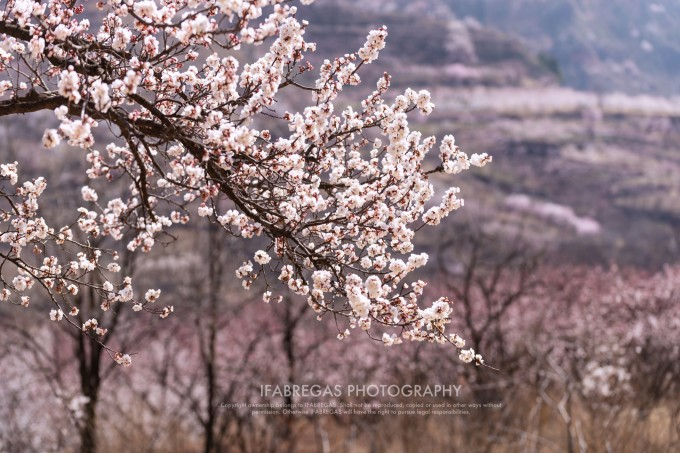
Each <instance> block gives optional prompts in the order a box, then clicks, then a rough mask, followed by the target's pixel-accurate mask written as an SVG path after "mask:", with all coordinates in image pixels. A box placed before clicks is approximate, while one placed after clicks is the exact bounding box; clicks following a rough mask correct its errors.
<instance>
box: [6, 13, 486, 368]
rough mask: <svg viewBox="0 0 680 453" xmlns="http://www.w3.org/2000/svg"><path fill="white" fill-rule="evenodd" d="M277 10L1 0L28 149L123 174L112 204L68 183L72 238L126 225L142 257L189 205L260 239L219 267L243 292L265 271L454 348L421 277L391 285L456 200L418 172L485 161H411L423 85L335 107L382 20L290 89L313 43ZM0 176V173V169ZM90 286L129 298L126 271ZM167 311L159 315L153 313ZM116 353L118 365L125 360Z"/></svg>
mask: <svg viewBox="0 0 680 453" xmlns="http://www.w3.org/2000/svg"><path fill="white" fill-rule="evenodd" d="M283 3H284V2H282V1H280V0H258V1H255V2H253V1H244V0H230V1H221V0H217V1H215V0H203V1H200V0H192V1H189V2H187V1H185V0H166V1H163V2H161V3H160V4H158V3H157V2H155V1H140V2H128V1H123V0H109V1H108V2H106V4H103V3H100V4H98V6H99V7H101V8H106V11H105V12H104V13H103V15H101V20H100V21H98V25H95V24H91V23H90V19H88V17H91V16H88V15H87V14H86V12H85V8H84V7H78V8H75V9H71V8H66V7H65V6H63V5H62V4H61V3H59V2H56V1H53V0H51V1H49V2H47V8H45V5H44V4H43V5H42V6H40V4H39V3H37V2H35V3H34V2H30V1H28V0H22V1H18V0H16V1H11V2H9V3H8V9H7V11H6V12H5V13H3V15H2V16H1V17H0V21H2V22H3V24H5V25H6V26H5V27H4V29H5V30H6V34H7V39H8V40H9V41H8V42H7V43H8V44H9V45H10V46H9V48H8V49H9V50H3V52H4V53H3V61H4V66H2V70H1V72H0V74H4V75H6V76H7V77H6V78H7V82H8V83H9V85H7V87H6V90H9V91H10V92H11V93H12V95H13V96H14V97H15V98H21V97H22V96H26V97H29V96H30V98H31V99H32V104H31V105H36V103H37V105H43V106H44V109H54V113H55V116H56V118H57V120H58V121H59V122H60V125H59V127H58V128H57V129H50V130H48V131H46V132H45V134H44V136H43V144H44V145H45V147H47V148H52V147H55V146H58V145H59V144H60V142H61V140H65V141H67V142H68V144H69V145H71V146H77V147H80V148H83V149H86V150H87V156H86V160H87V162H88V164H89V168H88V170H87V176H88V177H89V178H91V179H93V180H97V179H102V180H105V181H108V180H113V179H118V177H119V176H121V175H124V176H125V177H128V178H129V182H130V185H129V190H128V193H127V196H126V197H124V198H120V197H115V198H112V199H108V200H107V199H106V198H107V197H106V195H105V192H104V191H101V190H100V193H97V191H95V190H94V188H93V187H92V186H91V185H88V186H85V187H83V189H82V198H83V201H84V202H85V205H84V206H83V207H81V208H80V209H79V210H78V212H79V218H78V221H77V225H78V228H79V229H80V230H81V231H82V233H84V234H86V235H89V236H92V237H96V236H108V237H111V238H113V239H114V240H117V241H120V240H121V239H122V238H123V236H124V233H125V232H132V239H131V240H130V241H129V242H128V243H127V248H128V249H129V250H130V251H137V250H141V251H143V252H148V251H150V250H151V249H152V248H153V247H154V246H155V244H156V243H157V242H158V241H157V238H158V237H159V235H162V234H164V233H166V232H168V230H169V229H171V228H172V227H173V225H177V224H184V223H187V222H189V221H190V220H191V217H192V215H194V214H196V215H197V217H201V218H205V219H207V220H208V221H210V222H214V223H216V224H218V225H219V226H221V227H222V228H223V229H224V230H225V231H226V232H227V233H229V234H232V235H234V236H237V237H243V238H250V237H254V236H260V235H262V236H266V237H267V238H269V239H270V243H269V245H268V246H267V247H266V249H265V250H259V251H258V252H257V253H255V255H254V256H253V261H254V262H253V261H247V262H245V263H243V265H242V266H240V267H239V268H238V269H237V270H236V276H237V278H240V279H242V280H243V286H244V287H245V288H250V287H252V286H253V283H254V281H255V280H256V279H257V278H258V277H259V276H260V275H261V274H262V273H263V272H274V273H275V274H277V275H278V279H279V280H280V281H281V282H282V283H283V284H285V285H286V286H288V288H289V289H290V290H292V291H293V292H294V293H296V294H299V295H301V296H304V297H306V298H307V302H308V303H309V305H310V306H311V307H312V309H313V310H315V311H316V312H317V313H318V314H319V316H323V315H324V314H328V313H332V314H334V315H339V316H344V317H346V318H347V320H348V326H349V328H350V329H352V328H355V327H360V328H362V329H365V330H369V329H371V326H372V325H373V326H375V324H376V323H377V324H379V325H383V326H393V327H397V328H399V329H401V332H400V334H399V335H398V336H391V335H387V336H383V342H384V343H385V344H387V345H392V344H395V343H399V342H400V341H401V340H402V339H410V340H417V341H423V340H426V341H431V342H441V343H443V342H450V343H452V344H454V346H455V347H456V348H457V349H459V350H460V348H461V347H462V346H460V344H461V341H458V340H455V341H451V340H450V336H448V335H447V334H446V333H445V330H446V324H447V323H448V322H449V319H450V316H451V315H452V313H453V310H452V308H451V306H450V304H449V302H448V301H447V300H446V299H439V300H437V301H435V302H434V303H433V304H432V305H431V306H430V307H427V308H423V304H422V302H421V301H420V298H421V296H422V292H423V287H424V286H425V284H424V283H423V282H421V281H410V280H409V274H411V273H412V272H413V271H415V270H416V269H418V268H420V267H422V266H424V265H425V264H426V262H427V255H425V254H419V253H415V252H414V238H415V235H416V233H417V232H418V231H419V230H420V229H421V228H423V227H425V226H426V225H437V224H439V223H440V222H441V220H442V219H443V218H444V217H446V216H447V215H448V214H449V213H450V212H451V211H453V210H456V209H458V208H459V207H461V206H462V205H463V200H462V199H459V198H457V194H458V192H459V190H458V189H457V188H450V189H449V190H447V191H446V192H445V193H444V194H443V196H442V198H441V201H440V202H439V203H433V197H434V196H435V190H434V186H433V184H432V183H431V181H430V179H429V178H430V175H431V174H433V173H434V172H445V173H458V172H460V171H462V170H466V169H468V168H469V167H470V165H477V166H483V165H484V164H486V163H487V162H489V161H490V160H491V158H490V157H489V156H487V155H473V156H471V157H468V156H467V155H466V154H465V153H463V152H462V151H460V150H459V149H458V148H457V147H456V146H455V144H454V140H453V137H452V136H447V137H445V138H444V140H443V142H442V144H441V147H440V151H441V152H440V157H441V161H442V162H441V165H439V166H436V165H435V166H434V167H433V168H432V169H431V170H427V167H428V164H429V159H428V153H429V152H430V151H431V150H432V148H434V147H435V144H436V140H435V138H434V137H423V135H422V134H421V133H420V132H418V131H414V130H411V128H410V127H409V123H408V117H409V115H410V114H411V113H412V112H414V111H415V112H418V113H420V114H421V115H429V114H430V113H431V112H432V110H433V108H434V104H433V103H432V100H431V97H430V94H429V93H428V92H427V91H425V90H422V91H419V92H416V91H414V90H411V89H407V90H405V91H404V92H403V93H397V94H396V96H394V97H393V99H388V96H387V93H388V91H389V87H390V77H389V76H388V75H387V74H385V75H384V76H383V77H381V78H380V79H379V80H378V81H377V84H376V88H375V90H374V91H373V92H372V93H371V94H370V95H369V96H367V97H366V98H365V99H364V100H363V101H362V102H361V105H360V106H355V107H346V108H341V107H340V104H339V103H338V104H336V103H335V100H336V99H337V98H338V96H339V94H340V93H341V92H342V91H343V90H344V89H346V88H347V87H350V86H353V85H357V84H359V83H361V78H360V76H359V71H360V69H361V67H362V66H364V65H367V64H370V63H372V62H373V61H375V60H376V59H377V58H378V56H379V53H380V51H381V50H382V49H383V48H384V46H385V42H386V38H387V29H386V28H385V27H382V28H380V29H378V30H374V31H371V32H370V33H369V34H368V37H367V39H366V43H365V44H364V45H363V46H362V47H361V48H360V49H359V50H358V51H357V52H356V53H351V54H347V55H344V56H342V57H339V58H335V59H333V60H326V61H324V63H323V64H322V65H321V66H320V68H319V70H318V76H317V77H316V80H315V82H314V83H313V85H312V86H307V85H306V84H305V82H304V81H303V79H304V77H300V76H301V74H303V73H306V72H308V71H311V70H312V69H313V68H312V66H311V64H310V62H309V61H306V60H305V58H306V54H308V53H309V52H312V51H314V49H315V46H314V44H313V43H308V42H307V41H306V40H305V29H306V27H307V26H308V24H307V23H306V22H305V21H299V20H298V19H297V18H296V12H297V9H296V7H294V6H290V5H285V4H283ZM303 3H304V4H307V3H311V1H304V2H303ZM22 41H23V42H22ZM265 41H269V44H268V47H267V49H266V51H265V52H263V53H261V56H260V57H259V58H258V59H256V60H255V61H253V62H249V63H245V64H240V63H239V61H237V60H236V59H235V58H234V56H232V55H229V54H230V51H231V50H236V49H239V48H240V47H241V46H242V45H244V44H263V43H264V42H265ZM161 42H162V43H163V46H161V45H160V43H161ZM218 48H219V49H222V50H223V51H220V52H219V53H217V52H216V51H215V49H218ZM19 54H21V55H20V56H21V59H22V60H26V61H32V62H34V64H35V73H36V74H40V77H36V79H35V80H31V85H32V86H31V90H32V91H31V93H29V94H26V93H25V92H22V90H21V88H20V87H14V86H13V85H11V80H14V79H15V77H13V76H12V72H13V71H14V72H18V71H20V69H19V67H18V66H17V65H16V64H15V65H12V64H11V62H12V61H13V58H14V59H16V58H15V57H14V55H16V56H19ZM225 55H226V56H225ZM17 60H18V59H17ZM26 88H27V87H26ZM295 90H298V95H300V93H308V92H311V98H312V99H311V100H310V102H311V103H310V105H309V107H307V108H305V109H303V110H301V111H299V112H288V111H285V110H283V109H281V108H280V107H279V105H280V103H277V102H276V101H277V100H278V99H281V98H286V97H287V96H290V94H288V93H293V95H295ZM41 103H42V104H41ZM55 105H57V107H56V109H55V108H54V106H55ZM277 122H278V124H277ZM100 123H105V124H107V125H109V126H111V129H112V130H115V131H118V133H119V140H118V141H116V142H114V143H110V144H108V145H107V146H105V150H106V151H105V152H102V151H100V150H98V149H95V147H96V146H97V144H96V143H95V138H94V131H95V129H96V128H97V127H98V126H99V124H100ZM269 125H273V126H275V129H274V128H272V129H274V130H276V131H278V134H279V135H278V136H277V135H275V134H274V133H272V132H271V131H270V130H269V129H267V127H269ZM284 131H287V132H284ZM2 168H3V169H2V171H3V176H4V175H5V173H7V175H9V177H10V178H11V177H12V176H11V174H12V170H11V165H8V166H7V170H5V166H3V167H2ZM105 181H103V182H102V184H105ZM34 184H37V186H38V187H37V188H34V187H27V188H26V191H27V194H30V193H37V192H39V191H40V190H42V189H41V188H40V187H41V184H42V183H40V182H38V181H36V182H35V183H34ZM27 196H28V195H27ZM28 198H29V199H30V196H28ZM28 203H29V205H28V206H27V208H26V209H30V203H31V201H30V200H29V202H28ZM24 220H25V221H26V222H28V220H27V219H24ZM31 221H32V222H33V223H32V224H30V225H28V224H26V225H23V224H22V225H17V227H16V230H17V233H16V234H15V235H14V236H12V237H10V236H11V234H10V236H8V237H7V238H5V236H3V242H4V241H5V239H7V241H9V242H11V243H13V244H14V243H16V244H18V246H20V247H21V246H23V245H22V243H23V242H26V241H29V242H30V241H31V240H41V241H44V240H47V239H48V236H49V234H51V233H50V232H49V229H48V228H47V227H46V226H45V225H44V223H43V222H42V221H38V220H37V219H35V220H34V219H31ZM19 230H21V231H19ZM17 254H18V252H17ZM88 263H90V264H88ZM98 266H100V264H99V262H98V256H97V255H96V254H95V253H91V254H89V255H87V256H86V255H83V256H82V257H81V261H80V262H77V263H76V266H75V267H71V266H70V265H68V266H65V268H67V269H73V270H71V271H69V272H72V273H73V275H71V276H70V281H75V282H78V281H79V280H78V279H79V278H80V277H82V273H84V272H85V273H86V272H91V271H92V270H93V268H97V267H98ZM104 285H107V286H106V287H105V286H104ZM104 285H102V287H100V288H98V289H99V290H100V291H102V293H103V294H104V296H105V300H106V302H105V303H104V304H103V305H102V309H104V310H107V309H108V308H109V306H110V304H111V303H113V302H127V301H132V300H133V298H134V291H133V289H132V286H131V284H130V282H129V281H127V280H124V281H123V283H122V284H120V285H118V287H116V288H113V287H112V285H111V284H110V283H108V282H107V283H105V284H104ZM65 286H68V285H65ZM266 286H267V287H266V288H265V289H264V296H263V299H264V300H265V301H269V300H271V297H272V296H271V291H270V290H271V289H273V288H269V285H266ZM157 297H158V293H156V292H147V293H146V297H145V300H143V301H138V302H134V303H133V309H134V310H135V311H139V310H142V309H143V308H147V309H149V308H148V307H147V306H148V304H152V303H154V302H155V300H156V299H157ZM171 312H172V307H165V308H164V309H163V310H162V311H161V312H160V314H161V316H167V315H169V314H170V313H171ZM93 325H94V324H92V323H91V324H90V327H88V328H87V329H85V328H84V330H86V331H92V329H93V328H92V326H93ZM95 330H96V329H95ZM469 354H470V353H469V352H463V353H461V359H463V360H465V361H468V360H467V359H468V358H469ZM473 358H474V359H475V360H476V361H477V362H478V363H480V360H481V359H478V358H477V356H476V355H474V354H473ZM117 360H118V361H119V362H121V363H124V364H125V363H128V362H129V357H127V358H126V357H125V356H121V357H119V359H117Z"/></svg>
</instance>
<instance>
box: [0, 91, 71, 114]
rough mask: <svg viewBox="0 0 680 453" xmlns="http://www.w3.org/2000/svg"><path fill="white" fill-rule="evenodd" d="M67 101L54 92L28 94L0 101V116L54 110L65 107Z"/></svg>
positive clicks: (32, 92)
mask: <svg viewBox="0 0 680 453" xmlns="http://www.w3.org/2000/svg"><path fill="white" fill-rule="evenodd" d="M67 104H68V100H67V99H66V98H65V97H64V96H61V95H59V94H57V93H55V92H51V91H50V92H45V93H38V92H36V91H31V92H29V93H28V94H27V95H26V96H24V97H21V98H15V99H10V100H7V101H0V116H7V115H15V114H18V113H32V112H37V111H40V110H54V109H56V108H57V107H59V106H61V105H67Z"/></svg>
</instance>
